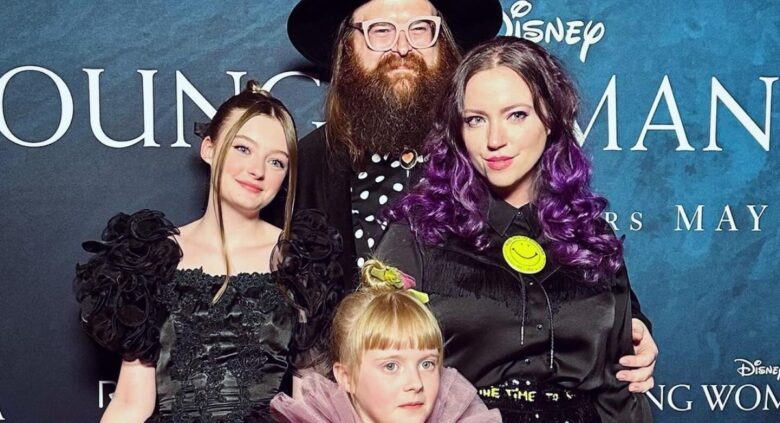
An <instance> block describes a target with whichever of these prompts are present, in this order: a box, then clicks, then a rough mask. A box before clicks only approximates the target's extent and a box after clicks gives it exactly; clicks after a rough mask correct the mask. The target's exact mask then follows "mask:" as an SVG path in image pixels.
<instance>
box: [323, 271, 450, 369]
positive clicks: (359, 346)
mask: <svg viewBox="0 0 780 423" xmlns="http://www.w3.org/2000/svg"><path fill="white" fill-rule="evenodd" d="M377 271H378V272H377ZM385 271H390V272H397V271H398V270H397V269H395V268H393V267H390V266H387V265H385V264H384V263H382V262H380V261H378V260H368V261H366V263H365V264H364V265H363V268H362V269H361V281H360V286H359V287H358V288H357V290H356V291H355V292H353V293H352V294H350V295H348V296H347V297H346V298H344V299H343V300H342V301H341V303H340V304H339V306H338V308H337V309H336V313H335V315H334V317H333V325H332V327H331V340H330V342H331V348H330V352H331V357H330V358H331V362H332V363H341V365H344V366H346V367H348V368H350V369H352V370H353V371H352V372H351V374H352V378H353V379H354V378H355V377H356V375H357V373H358V372H357V371H355V370H356V369H358V368H359V367H360V365H361V364H362V363H361V361H362V357H363V353H364V352H365V351H368V350H372V349H378V350H384V349H407V348H408V349H421V350H428V349H432V350H436V351H438V352H439V356H440V358H441V359H440V360H439V363H441V362H442V360H443V353H444V341H443V338H442V334H441V329H440V328H439V323H438V322H437V321H436V318H435V317H434V316H433V314H432V313H431V311H430V310H429V309H428V307H427V306H426V305H425V304H423V303H422V302H420V300H418V299H417V298H415V296H414V295H413V294H412V293H410V292H409V291H407V290H405V289H400V288H396V287H395V286H393V285H391V284H389V283H388V282H387V281H386V280H383V279H382V278H379V277H377V276H376V274H377V273H384V272H385ZM354 381H355V382H356V380H354Z"/></svg>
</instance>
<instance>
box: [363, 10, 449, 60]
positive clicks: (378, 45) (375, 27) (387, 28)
mask: <svg viewBox="0 0 780 423" xmlns="http://www.w3.org/2000/svg"><path fill="white" fill-rule="evenodd" d="M350 27H352V28H355V29H359V30H361V31H362V32H363V38H365V40H366V44H367V45H368V48H370V49H371V50H374V51H380V52H381V51H388V50H390V49H392V48H393V46H394V45H395V43H397V42H398V37H399V36H400V33H401V31H403V32H404V33H405V34H406V40H407V41H408V42H409V45H411V46H412V47H414V48H416V49H423V48H429V47H432V46H433V45H434V44H436V40H437V39H438V38H439V29H440V28H441V17H439V16H417V17H414V18H412V19H410V20H409V21H408V22H407V23H406V25H405V26H401V25H399V24H398V23H397V22H393V21H390V20H387V19H384V18H378V19H371V20H368V21H363V22H355V23H353V24H351V25H350Z"/></svg>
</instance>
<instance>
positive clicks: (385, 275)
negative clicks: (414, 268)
mask: <svg viewBox="0 0 780 423" xmlns="http://www.w3.org/2000/svg"><path fill="white" fill-rule="evenodd" d="M368 273H369V274H370V275H371V276H372V277H374V278H376V279H377V280H379V281H382V282H384V283H386V284H388V285H390V286H393V287H395V288H397V289H403V290H405V291H406V292H408V293H409V294H411V295H412V296H413V297H414V298H416V299H417V300H418V301H420V302H421V303H423V304H428V301H429V298H428V294H426V293H424V292H422V291H418V290H416V289H413V288H414V287H415V286H416V285H417V283H416V282H415V280H414V278H413V277H411V276H409V275H407V274H406V273H404V272H402V271H400V270H398V269H397V268H395V267H392V266H371V267H370V269H369V271H368Z"/></svg>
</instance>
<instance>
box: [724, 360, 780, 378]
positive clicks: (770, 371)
mask: <svg viewBox="0 0 780 423" xmlns="http://www.w3.org/2000/svg"><path fill="white" fill-rule="evenodd" d="M734 362H735V363H739V367H737V373H739V375H740V376H742V377H746V376H755V375H776V376H777V380H780V366H764V365H762V364H763V362H762V361H761V360H755V361H748V360H745V359H742V358H736V359H734Z"/></svg>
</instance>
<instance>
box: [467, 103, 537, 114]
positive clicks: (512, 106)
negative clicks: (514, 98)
mask: <svg viewBox="0 0 780 423" xmlns="http://www.w3.org/2000/svg"><path fill="white" fill-rule="evenodd" d="M518 107H528V108H530V109H533V108H534V106H532V105H530V104H526V103H515V104H512V105H509V106H506V107H504V108H502V109H501V113H502V114H503V113H506V112H508V111H510V110H512V109H516V108H518ZM463 113H477V114H480V115H485V114H487V113H485V112H484V111H482V110H478V109H466V110H464V111H463Z"/></svg>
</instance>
